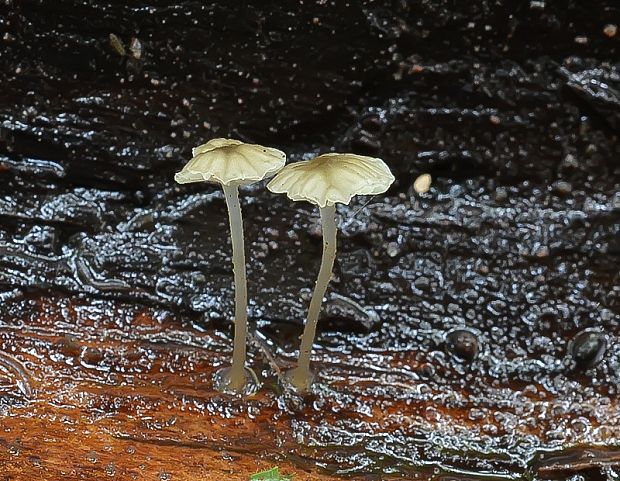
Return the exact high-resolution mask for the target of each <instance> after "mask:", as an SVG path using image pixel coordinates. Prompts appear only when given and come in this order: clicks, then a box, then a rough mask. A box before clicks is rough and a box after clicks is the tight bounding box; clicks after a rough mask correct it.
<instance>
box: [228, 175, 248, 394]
mask: <svg viewBox="0 0 620 481" xmlns="http://www.w3.org/2000/svg"><path fill="white" fill-rule="evenodd" d="M222 189H223V190H224V196H225V197H226V205H227V206H228V220H229V222H230V237H231V239H232V262H233V271H234V275H235V340H234V346H233V360H232V366H231V368H230V371H229V376H228V380H227V385H226V387H227V388H228V389H231V390H234V391H241V390H242V389H243V387H244V385H245V356H246V338H247V332H248V326H247V320H248V313H247V305H248V287H247V281H246V277H245V248H244V245H243V221H242V219H241V206H240V204H239V184H237V183H230V184H227V185H222Z"/></svg>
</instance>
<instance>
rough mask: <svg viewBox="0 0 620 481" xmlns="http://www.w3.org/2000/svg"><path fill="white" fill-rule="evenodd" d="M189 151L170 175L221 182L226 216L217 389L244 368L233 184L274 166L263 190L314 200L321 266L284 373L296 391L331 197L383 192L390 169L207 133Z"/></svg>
mask: <svg viewBox="0 0 620 481" xmlns="http://www.w3.org/2000/svg"><path fill="white" fill-rule="evenodd" d="M192 156H193V157H192V159H191V160H190V161H189V162H188V163H187V165H186V166H185V167H184V168H183V169H182V170H181V172H178V173H177V174H176V175H175V177H174V178H175V180H176V181H177V182H178V183H180V184H185V183H189V182H202V181H206V182H216V183H219V184H221V185H222V189H223V190H224V195H225V197H226V204H227V206H228V217H229V221H230V232H231V238H232V252H233V256H232V261H233V271H234V281H235V323H234V326H235V337H234V347H233V360H232V365H231V367H229V368H226V369H225V370H224V371H223V372H220V376H221V379H222V384H221V386H220V387H221V388H222V389H225V390H229V391H236V392H241V391H243V389H244V386H245V384H246V380H247V379H248V376H247V375H246V373H247V371H246V368H245V359H246V338H247V284H246V273H245V252H244V246H243V222H242V218H241V206H240V204H239V186H242V185H248V184H252V183H254V182H258V181H260V180H262V179H264V178H266V177H269V176H271V175H273V174H276V173H277V174H276V175H275V177H274V178H273V179H272V180H271V181H270V182H269V183H268V184H267V188H268V189H269V190H270V191H271V192H275V193H285V194H286V195H287V196H288V197H289V198H290V199H291V200H293V201H297V200H305V201H308V202H311V203H313V204H316V205H317V206H318V207H319V210H320V214H321V224H322V227H323V257H322V262H321V268H320V270H319V276H318V278H317V281H316V285H315V287H314V293H313V294H312V300H311V302H310V307H309V309H308V318H307V320H306V324H305V327H304V332H303V335H302V338H301V347H300V350H299V359H298V362H297V367H295V368H294V369H292V370H291V372H290V373H288V376H287V377H288V379H289V381H290V383H291V384H292V385H293V386H294V387H295V388H296V389H297V390H299V391H301V392H303V391H306V390H308V388H309V387H310V383H311V376H310V351H311V350H312V344H313V341H314V336H315V332H316V325H317V322H318V319H319V312H320V309H321V303H322V301H323V296H324V295H325V291H326V290H327V285H328V284H329V281H330V278H331V274H332V269H333V266H334V259H335V258H336V231H337V227H336V203H338V202H341V203H343V204H348V203H349V202H350V201H351V199H352V198H353V196H354V195H358V194H361V195H375V194H380V193H383V192H385V191H386V190H387V189H388V187H389V186H390V185H391V184H392V182H393V181H394V176H393V175H392V173H391V172H390V170H389V168H388V167H387V165H385V163H384V162H383V161H382V160H381V159H377V158H374V157H365V156H361V155H355V154H335V153H329V154H323V155H319V156H318V157H315V158H314V159H312V160H306V161H301V162H295V163H293V164H289V165H287V166H286V167H284V164H285V162H286V155H285V154H284V152H281V151H280V150H277V149H273V148H270V147H263V146H261V145H256V144H246V143H243V142H240V141H238V140H232V139H213V140H210V141H209V142H207V143H206V144H203V145H201V146H199V147H196V148H194V149H193V150H192Z"/></svg>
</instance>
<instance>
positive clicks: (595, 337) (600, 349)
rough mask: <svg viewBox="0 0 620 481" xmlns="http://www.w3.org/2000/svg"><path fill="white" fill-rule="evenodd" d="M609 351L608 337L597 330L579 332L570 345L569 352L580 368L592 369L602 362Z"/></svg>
mask: <svg viewBox="0 0 620 481" xmlns="http://www.w3.org/2000/svg"><path fill="white" fill-rule="evenodd" d="M606 351H607V336H605V334H604V333H602V332H600V331H597V330H595V329H585V330H583V331H581V332H578V333H577V334H576V335H575V337H573V339H572V340H571V341H570V343H569V345H568V352H569V353H570V355H571V356H572V358H573V359H574V360H575V361H576V362H577V365H578V366H579V367H592V366H595V365H596V364H598V363H599V362H601V360H602V359H603V356H605V352H606Z"/></svg>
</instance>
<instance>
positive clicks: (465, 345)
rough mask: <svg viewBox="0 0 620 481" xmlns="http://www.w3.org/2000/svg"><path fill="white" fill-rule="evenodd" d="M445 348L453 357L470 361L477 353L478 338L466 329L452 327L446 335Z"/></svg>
mask: <svg viewBox="0 0 620 481" xmlns="http://www.w3.org/2000/svg"><path fill="white" fill-rule="evenodd" d="M445 342H446V350H447V351H448V353H450V354H452V355H454V356H455V357H457V358H459V359H462V360H464V361H467V362H471V361H473V360H474V358H475V357H476V354H477V353H478V339H477V338H476V335H475V334H474V333H473V332H471V331H469V330H467V329H454V330H452V331H450V332H449V333H448V334H447V335H446V341H445Z"/></svg>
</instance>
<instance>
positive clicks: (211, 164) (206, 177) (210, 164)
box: [174, 139, 286, 185]
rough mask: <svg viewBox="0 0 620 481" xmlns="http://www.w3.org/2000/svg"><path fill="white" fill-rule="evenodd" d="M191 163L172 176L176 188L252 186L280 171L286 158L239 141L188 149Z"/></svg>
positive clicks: (219, 140)
mask: <svg viewBox="0 0 620 481" xmlns="http://www.w3.org/2000/svg"><path fill="white" fill-rule="evenodd" d="M192 155H193V157H192V159H191V160H190V161H189V162H188V163H187V164H186V165H185V167H183V169H182V170H181V172H177V173H176V174H175V176H174V180H176V181H177V182H178V183H179V184H187V183H190V182H219V183H220V184H224V185H227V184H231V183H239V184H242V185H243V184H252V183H254V182H258V181H259V180H262V179H264V178H265V177H269V176H270V175H272V174H274V173H275V172H277V171H278V170H280V169H281V168H282V166H283V165H284V163H285V162H286V154H285V153H284V152H282V151H280V150H278V149H273V148H271V147H263V146H262V145H257V144H245V143H243V142H241V141H239V140H232V139H212V140H209V142H207V143H206V144H202V145H199V146H198V147H194V148H193V149H192Z"/></svg>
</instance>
